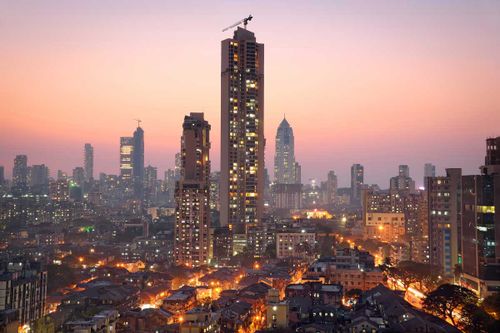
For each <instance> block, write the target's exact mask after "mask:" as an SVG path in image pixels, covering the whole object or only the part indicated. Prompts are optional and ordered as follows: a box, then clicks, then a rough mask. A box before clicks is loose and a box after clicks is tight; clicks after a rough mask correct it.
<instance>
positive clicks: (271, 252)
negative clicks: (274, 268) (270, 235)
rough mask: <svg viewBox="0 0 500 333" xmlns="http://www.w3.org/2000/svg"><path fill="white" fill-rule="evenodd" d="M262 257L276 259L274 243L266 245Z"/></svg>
mask: <svg viewBox="0 0 500 333" xmlns="http://www.w3.org/2000/svg"><path fill="white" fill-rule="evenodd" d="M264 256H265V257H266V258H269V259H276V242H273V243H270V244H268V245H267V247H266V250H265V251H264Z"/></svg>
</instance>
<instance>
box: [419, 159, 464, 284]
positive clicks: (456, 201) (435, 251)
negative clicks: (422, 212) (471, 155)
mask: <svg viewBox="0 0 500 333" xmlns="http://www.w3.org/2000/svg"><path fill="white" fill-rule="evenodd" d="M425 187H426V189H427V200H428V205H429V211H428V227H429V263H430V264H431V265H434V266H437V267H439V269H440V273H441V274H444V275H447V276H452V275H453V270H454V268H455V265H457V264H458V263H459V254H460V252H461V250H460V243H461V242H460V232H459V228H460V221H461V210H462V206H461V205H462V204H461V195H460V189H461V187H462V169H456V168H455V169H446V176H445V177H432V178H427V184H426V186H425Z"/></svg>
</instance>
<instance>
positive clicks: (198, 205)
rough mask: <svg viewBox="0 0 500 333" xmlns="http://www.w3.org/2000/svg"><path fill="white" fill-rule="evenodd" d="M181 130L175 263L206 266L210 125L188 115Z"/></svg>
mask: <svg viewBox="0 0 500 333" xmlns="http://www.w3.org/2000/svg"><path fill="white" fill-rule="evenodd" d="M182 127H183V132H182V139H181V156H182V158H181V178H180V180H179V181H178V182H177V184H176V190H175V201H176V212H175V214H176V215H175V247H174V248H175V261H176V263H177V264H179V265H186V266H188V267H194V266H201V265H206V264H208V263H209V251H210V243H209V228H210V180H209V178H210V155H209V152H210V125H209V124H208V122H207V121H206V120H204V117H203V113H191V114H190V115H189V116H186V117H185V118H184V123H183V125H182Z"/></svg>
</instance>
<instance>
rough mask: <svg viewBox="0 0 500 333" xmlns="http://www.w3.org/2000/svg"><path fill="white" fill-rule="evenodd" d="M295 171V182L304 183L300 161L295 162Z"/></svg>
mask: <svg viewBox="0 0 500 333" xmlns="http://www.w3.org/2000/svg"><path fill="white" fill-rule="evenodd" d="M294 171H295V184H302V167H301V166H300V164H299V162H295V166H294Z"/></svg>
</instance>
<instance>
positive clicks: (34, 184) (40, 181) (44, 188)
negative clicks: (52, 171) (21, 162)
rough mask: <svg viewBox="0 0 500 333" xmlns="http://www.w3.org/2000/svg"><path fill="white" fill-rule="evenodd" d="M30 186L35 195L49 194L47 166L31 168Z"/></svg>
mask: <svg viewBox="0 0 500 333" xmlns="http://www.w3.org/2000/svg"><path fill="white" fill-rule="evenodd" d="M30 173H31V175H30V180H31V181H30V186H31V192H32V193H33V194H48V192H49V168H48V167H47V166H46V165H45V164H40V165H33V166H32V167H31V168H30Z"/></svg>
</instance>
